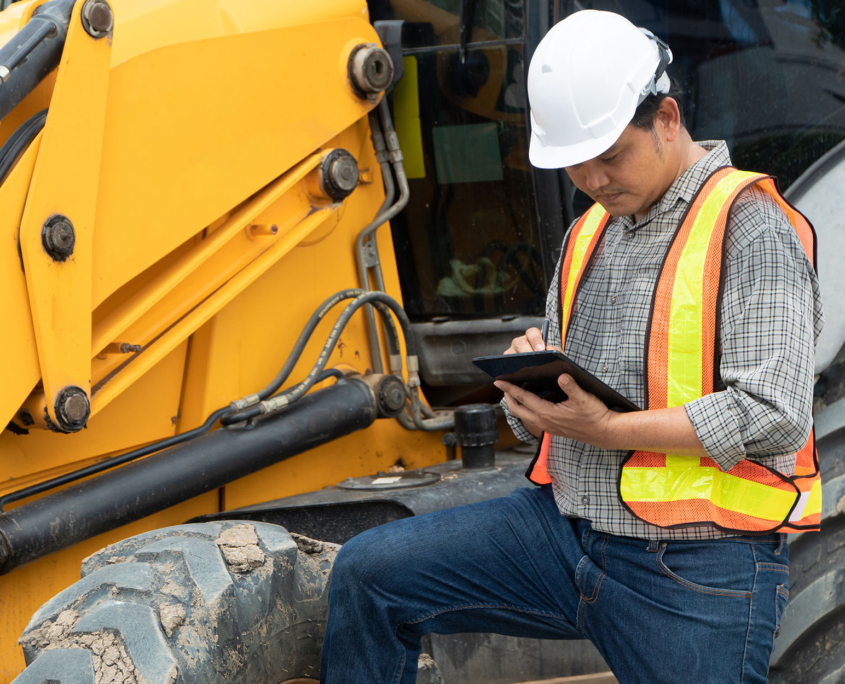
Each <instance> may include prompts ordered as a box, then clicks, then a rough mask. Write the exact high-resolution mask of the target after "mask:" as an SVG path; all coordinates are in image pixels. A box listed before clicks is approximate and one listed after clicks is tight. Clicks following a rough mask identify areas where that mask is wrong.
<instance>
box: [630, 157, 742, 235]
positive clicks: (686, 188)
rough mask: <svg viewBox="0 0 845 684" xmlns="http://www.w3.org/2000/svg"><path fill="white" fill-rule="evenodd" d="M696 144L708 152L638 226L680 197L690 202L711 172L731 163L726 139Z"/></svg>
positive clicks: (679, 179) (667, 208) (680, 178)
mask: <svg viewBox="0 0 845 684" xmlns="http://www.w3.org/2000/svg"><path fill="white" fill-rule="evenodd" d="M695 144H696V145H699V146H700V147H703V148H704V149H705V150H707V154H706V155H704V156H703V157H702V158H701V159H699V160H698V161H697V162H695V164H693V165H692V166H690V167H689V168H688V169H687V170H686V171H684V172H683V173H682V174H681V175H680V177H679V178H678V180H676V181H675V182H674V183H672V185H671V186H669V189H668V190H667V191H666V193H665V194H664V195H663V197H662V198H661V199H660V201H659V202H656V203H655V204H653V205H652V206H651V208H650V209H649V210H648V212H647V213H646V215H645V216H644V217H643V219H642V220H641V221H639V222H638V223H637V224H636V226H635V227H636V228H639V227H641V226H644V225H645V224H647V223H650V222H651V221H652V220H654V218H655V217H656V216H657V215H658V214H663V213H665V212H667V211H670V210H671V209H672V208H673V207H674V206H675V204H676V202H677V201H678V200H679V199H681V200H683V201H684V202H686V203H687V204H689V203H690V202H692V200H693V198H694V197H695V195H696V193H697V192H698V190H699V188H701V186H702V185H703V184H704V181H705V180H706V179H707V178H708V177H709V176H710V174H712V173H713V172H714V171H716V170H717V169H720V168H722V167H723V166H730V165H731V155H730V152H728V145H727V143H726V142H725V141H724V140H703V141H701V142H696V143H695ZM628 221H630V217H628Z"/></svg>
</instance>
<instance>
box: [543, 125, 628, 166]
mask: <svg viewBox="0 0 845 684" xmlns="http://www.w3.org/2000/svg"><path fill="white" fill-rule="evenodd" d="M626 127H627V124H626V125H625V126H623V127H622V128H621V129H620V130H613V131H610V132H609V133H606V134H605V135H603V136H601V137H600V138H590V139H589V140H584V141H583V142H580V143H577V144H575V145H563V146H555V145H544V144H543V143H542V142H541V141H540V139H539V138H538V137H537V135H536V134H535V133H534V131H531V142H530V143H529V145H528V159H529V161H530V162H531V164H532V165H533V166H536V167H537V168H538V169H562V168H564V167H566V166H575V165H576V164H583V163H584V162H585V161H589V160H590V159H594V158H595V157H598V156H599V155H600V154H602V153H603V152H607V150H608V149H610V147H611V146H612V145H613V143H615V142H616V141H617V140H619V136H621V135H622V131H624V130H625V128H626Z"/></svg>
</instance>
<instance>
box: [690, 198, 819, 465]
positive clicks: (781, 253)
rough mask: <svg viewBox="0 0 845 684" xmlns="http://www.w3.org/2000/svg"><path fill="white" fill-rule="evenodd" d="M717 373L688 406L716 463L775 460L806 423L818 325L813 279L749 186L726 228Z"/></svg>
mask: <svg viewBox="0 0 845 684" xmlns="http://www.w3.org/2000/svg"><path fill="white" fill-rule="evenodd" d="M725 248H726V252H725V276H724V277H725V281H724V290H723V292H724V294H723V298H722V310H721V316H722V317H721V325H720V340H721V352H722V356H721V363H720V367H719V373H720V377H721V380H722V383H723V384H724V391H717V392H714V393H713V394H708V395H706V396H703V397H701V398H699V399H696V400H694V401H691V402H689V403H687V404H686V405H685V409H686V412H687V415H688V416H689V419H690V421H691V422H692V424H693V426H694V428H695V431H696V435H697V436H698V438H699V440H700V441H701V443H702V445H703V446H704V449H705V451H706V452H707V454H708V455H709V456H710V457H711V458H712V459H713V460H714V461H715V462H716V463H717V464H718V465H719V467H720V468H721V469H722V470H725V471H727V470H730V469H731V468H732V467H734V466H735V465H736V464H737V463H739V462H740V461H741V460H743V459H744V458H753V459H754V460H755V461H757V462H759V463H763V464H765V465H770V466H772V467H774V465H775V463H776V459H777V458H778V457H781V456H784V455H786V454H793V453H795V452H797V451H798V450H799V449H800V448H801V447H803V446H804V444H806V442H807V439H808V438H809V435H810V430H811V428H812V424H813V416H812V403H813V365H814V357H815V343H816V341H817V339H818V336H819V333H820V332H821V329H822V326H823V324H824V317H823V313H822V306H821V296H820V292H819V284H818V279H817V278H816V274H815V272H814V270H813V267H812V265H811V263H810V261H809V259H808V258H807V256H806V254H805V252H804V249H803V247H802V246H801V243H800V241H799V239H798V236H797V234H796V232H795V229H794V228H793V227H792V224H790V223H789V221H788V220H787V218H786V217H785V215H784V214H783V213H782V212H781V211H780V209H779V207H778V206H777V204H776V203H775V202H774V200H772V198H771V197H769V196H768V195H767V194H766V193H765V192H764V191H762V190H759V189H757V188H752V189H751V190H749V191H747V192H746V193H744V194H743V196H741V198H740V201H739V202H737V204H736V205H735V207H734V209H733V210H732V212H731V218H730V224H729V226H728V234H727V236H726V245H725Z"/></svg>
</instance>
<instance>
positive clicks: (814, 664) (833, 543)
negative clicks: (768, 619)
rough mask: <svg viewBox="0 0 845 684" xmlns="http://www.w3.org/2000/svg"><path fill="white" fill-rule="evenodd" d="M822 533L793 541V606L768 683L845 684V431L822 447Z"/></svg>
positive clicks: (785, 620)
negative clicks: (843, 683) (842, 683)
mask: <svg viewBox="0 0 845 684" xmlns="http://www.w3.org/2000/svg"><path fill="white" fill-rule="evenodd" d="M818 450H819V461H820V464H821V470H822V483H823V485H822V500H823V509H822V529H821V532H810V533H805V534H801V535H790V545H789V565H790V572H789V594H790V598H789V604H788V605H787V607H786V609H785V611H784V614H783V618H782V619H781V629H780V634H779V635H778V637H777V639H776V640H775V651H774V653H773V654H772V661H771V669H770V672H769V681H770V682H773V683H775V684H840V683H841V682H845V430H840V431H839V433H838V434H837V433H834V434H831V435H830V436H829V437H826V438H825V439H823V440H820V441H819V443H818Z"/></svg>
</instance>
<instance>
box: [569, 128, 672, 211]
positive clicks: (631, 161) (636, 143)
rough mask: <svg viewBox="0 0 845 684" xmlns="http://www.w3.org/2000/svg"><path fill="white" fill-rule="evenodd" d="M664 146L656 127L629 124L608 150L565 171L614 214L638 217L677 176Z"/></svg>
mask: <svg viewBox="0 0 845 684" xmlns="http://www.w3.org/2000/svg"><path fill="white" fill-rule="evenodd" d="M658 126H659V124H658ZM665 147H666V146H665V145H663V144H662V142H661V141H660V140H659V138H658V136H657V135H656V132H655V131H654V130H649V129H643V128H638V127H637V126H632V125H629V126H628V127H627V128H626V129H625V130H624V131H623V133H622V135H621V136H620V137H619V140H617V141H616V143H615V144H614V145H613V146H612V147H611V148H610V149H609V150H607V152H605V153H604V154H602V155H600V156H598V157H596V158H595V159H590V160H589V161H586V162H584V163H583V164H576V165H575V166H567V167H566V173H568V174H569V177H570V178H571V179H572V182H573V183H574V184H575V187H577V188H578V189H579V190H581V191H582V192H585V193H587V194H588V195H589V196H590V197H591V198H592V199H593V200H595V201H596V202H598V203H599V204H601V206H602V207H604V208H605V209H606V210H607V211H608V213H609V214H610V215H611V216H628V215H631V214H635V215H636V216H637V217H638V218H639V217H641V216H642V215H643V214H645V213H646V212H647V211H648V208H649V207H650V206H651V205H652V204H654V203H655V202H656V201H657V200H659V199H660V198H661V197H662V196H663V194H664V193H665V192H666V190H668V189H669V186H670V185H671V184H672V180H673V179H674V175H673V173H672V171H671V164H672V161H673V160H672V159H671V157H672V156H673V155H671V154H667V153H666V149H665Z"/></svg>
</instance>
